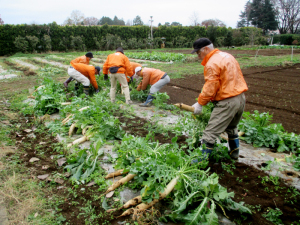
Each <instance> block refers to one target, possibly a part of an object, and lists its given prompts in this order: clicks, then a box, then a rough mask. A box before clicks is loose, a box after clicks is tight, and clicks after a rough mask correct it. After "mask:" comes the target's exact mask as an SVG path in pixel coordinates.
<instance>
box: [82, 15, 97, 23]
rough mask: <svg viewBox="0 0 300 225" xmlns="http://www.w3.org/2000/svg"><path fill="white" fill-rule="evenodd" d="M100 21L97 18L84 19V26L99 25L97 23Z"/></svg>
mask: <svg viewBox="0 0 300 225" xmlns="http://www.w3.org/2000/svg"><path fill="white" fill-rule="evenodd" d="M98 21H99V20H98V19H97V18H96V17H93V16H92V17H86V18H84V20H83V24H84V25H97V23H98Z"/></svg>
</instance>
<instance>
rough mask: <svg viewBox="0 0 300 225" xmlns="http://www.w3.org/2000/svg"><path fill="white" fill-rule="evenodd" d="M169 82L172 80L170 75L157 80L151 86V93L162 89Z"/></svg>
mask: <svg viewBox="0 0 300 225" xmlns="http://www.w3.org/2000/svg"><path fill="white" fill-rule="evenodd" d="M169 82H170V77H169V75H167V76H165V77H164V78H163V79H160V80H159V81H157V82H156V83H155V84H153V85H152V86H151V88H150V93H151V94H154V93H156V92H158V91H159V90H160V89H162V88H163V86H165V85H166V84H167V83H169Z"/></svg>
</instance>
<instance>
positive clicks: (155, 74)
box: [135, 67, 170, 107]
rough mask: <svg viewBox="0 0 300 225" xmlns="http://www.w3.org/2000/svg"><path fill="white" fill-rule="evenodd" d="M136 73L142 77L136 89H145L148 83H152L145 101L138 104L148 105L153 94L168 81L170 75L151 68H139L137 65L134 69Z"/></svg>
mask: <svg viewBox="0 0 300 225" xmlns="http://www.w3.org/2000/svg"><path fill="white" fill-rule="evenodd" d="M135 73H136V75H138V76H140V77H142V78H143V79H142V81H141V83H140V84H139V86H138V87H137V90H138V91H140V90H146V89H147V86H148V84H150V85H152V86H151V88H150V93H149V95H148V97H147V100H146V102H144V103H143V104H140V106H141V107H148V106H150V105H151V102H152V101H153V98H154V97H153V94H154V93H156V92H158V91H159V90H160V89H162V87H163V86H165V85H166V84H167V83H169V82H170V77H169V76H168V74H167V73H165V72H163V71H161V70H158V69H153V68H143V69H142V68H141V67H137V68H136V69H135Z"/></svg>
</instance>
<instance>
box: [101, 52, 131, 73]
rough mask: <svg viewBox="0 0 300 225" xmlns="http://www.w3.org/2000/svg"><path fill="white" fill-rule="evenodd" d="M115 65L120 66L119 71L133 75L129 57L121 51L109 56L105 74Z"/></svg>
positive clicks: (105, 65)
mask: <svg viewBox="0 0 300 225" xmlns="http://www.w3.org/2000/svg"><path fill="white" fill-rule="evenodd" d="M115 66H116V67H120V68H119V69H118V71H117V73H124V74H125V73H127V74H128V76H132V75H133V73H132V69H131V65H130V62H129V59H128V58H127V57H126V56H125V55H123V54H122V53H121V52H116V53H113V54H110V55H108V56H107V59H106V61H105V63H104V65H103V74H108V69H109V68H110V67H115Z"/></svg>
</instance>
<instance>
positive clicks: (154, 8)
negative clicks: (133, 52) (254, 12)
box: [0, 0, 248, 28]
mask: <svg viewBox="0 0 300 225" xmlns="http://www.w3.org/2000/svg"><path fill="white" fill-rule="evenodd" d="M247 1H248V0H230V1H226V0H151V1H149V0H139V1H138V0H80V1H78V0H9V1H8V0H0V15H1V18H2V20H3V21H4V24H25V23H26V24H32V23H35V24H48V23H52V22H53V21H55V22H56V23H57V24H63V22H64V21H65V20H66V19H67V18H68V17H70V16H71V13H72V11H73V10H79V11H81V12H82V13H83V14H84V16H85V17H96V18H98V19H100V18H101V17H102V16H106V17H110V18H111V19H113V18H114V17H115V16H117V17H118V18H119V19H121V18H122V19H123V20H124V21H125V23H126V22H127V21H128V20H131V21H132V20H133V19H134V18H135V17H136V16H137V15H139V16H140V17H141V19H142V21H143V22H144V24H150V22H149V21H150V16H153V26H157V25H158V23H161V24H164V23H165V22H170V23H172V22H179V23H181V24H182V25H183V26H189V25H192V19H191V18H195V15H196V17H198V21H199V23H201V22H202V21H203V20H207V19H219V20H221V21H223V22H224V23H225V24H226V26H227V27H232V28H235V27H236V24H237V21H238V20H239V14H240V12H241V11H242V10H244V6H245V4H246V2H247Z"/></svg>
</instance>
